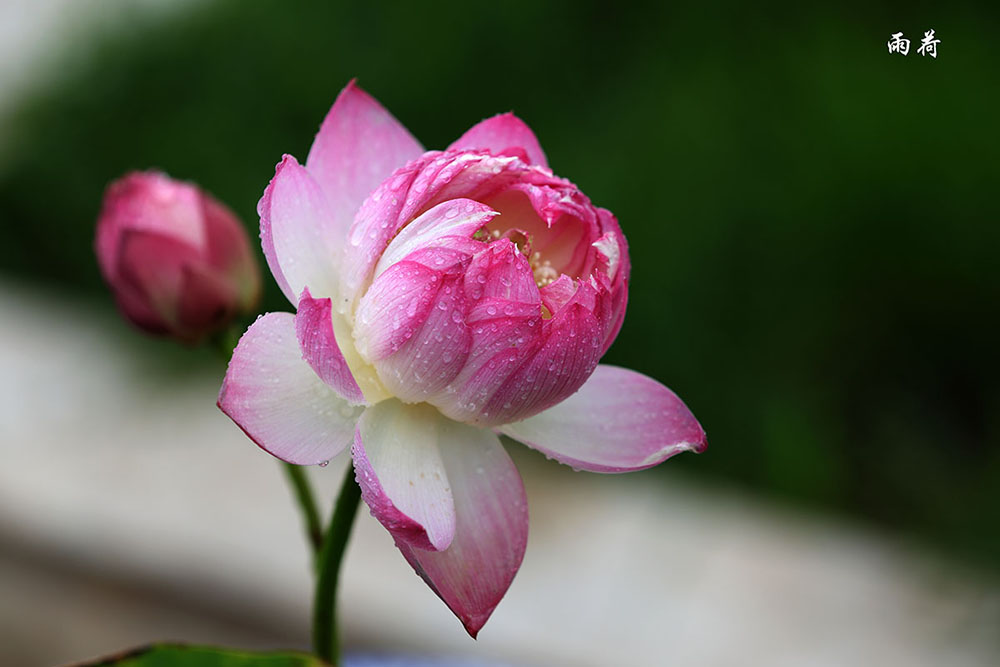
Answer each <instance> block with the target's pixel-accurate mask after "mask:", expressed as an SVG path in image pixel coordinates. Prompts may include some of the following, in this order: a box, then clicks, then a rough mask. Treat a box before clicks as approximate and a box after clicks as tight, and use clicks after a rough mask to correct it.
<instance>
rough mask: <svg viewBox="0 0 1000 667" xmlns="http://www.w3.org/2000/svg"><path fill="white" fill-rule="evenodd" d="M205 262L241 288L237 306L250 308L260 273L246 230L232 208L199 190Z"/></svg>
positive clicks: (258, 293) (259, 284)
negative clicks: (204, 240)
mask: <svg viewBox="0 0 1000 667" xmlns="http://www.w3.org/2000/svg"><path fill="white" fill-rule="evenodd" d="M201 203H202V211H203V215H204V219H205V238H206V251H207V252H206V256H207V261H208V263H209V264H210V265H211V266H212V267H214V268H215V269H217V270H219V271H221V272H222V273H223V274H224V275H226V276H227V277H228V278H229V281H230V282H231V283H232V284H234V285H236V286H237V287H238V289H239V291H240V294H239V297H240V299H239V301H240V306H241V307H243V308H245V309H247V310H249V309H250V308H252V307H253V305H254V304H255V303H256V302H257V299H258V298H259V297H260V288H261V280H260V272H259V271H258V270H257V261H256V259H255V258H254V254H253V251H252V250H251V249H250V241H249V238H248V237H247V233H246V231H245V230H244V228H243V223H241V222H240V220H239V218H237V217H236V216H235V215H234V214H233V212H232V211H230V210H229V208H228V207H227V206H225V205H224V204H222V203H221V202H219V201H217V200H216V199H215V198H213V197H210V196H209V195H207V194H204V193H202V196H201Z"/></svg>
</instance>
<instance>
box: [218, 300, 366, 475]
mask: <svg viewBox="0 0 1000 667" xmlns="http://www.w3.org/2000/svg"><path fill="white" fill-rule="evenodd" d="M218 405H219V408H220V409H221V410H222V411H223V412H224V413H226V414H227V415H229V417H230V419H232V420H233V421H234V422H236V424H237V425H238V426H239V427H240V428H242V429H243V431H244V432H246V434H247V435H248V436H250V438H251V439H252V440H253V441H254V442H256V443H257V444H258V445H259V446H260V447H261V448H262V449H264V450H265V451H267V452H270V453H271V454H273V455H274V456H276V457H278V458H279V459H282V460H284V461H288V462H289V463H298V464H302V465H310V464H316V463H323V462H324V461H328V460H330V459H331V458H333V457H334V456H336V455H337V454H339V453H340V452H341V451H343V450H344V448H345V447H347V445H348V444H350V442H351V440H352V438H353V437H354V424H355V422H356V421H357V418H358V416H359V415H360V414H361V409H360V408H356V407H353V406H351V405H349V404H348V403H347V402H346V401H344V400H343V399H342V398H340V397H339V396H337V394H336V393H335V392H334V391H333V389H331V388H330V387H329V386H327V385H326V384H325V383H324V382H323V381H322V380H320V379H319V377H318V376H317V375H316V373H314V372H313V369H312V368H310V366H309V364H307V363H306V362H305V361H303V359H302V352H301V351H300V350H299V344H298V341H297V340H296V335H295V316H293V315H292V314H291V313H268V314H267V315H264V316H263V317H260V318H258V319H257V321H256V322H254V323H253V324H252V325H251V326H250V328H249V329H247V331H246V333H245V334H243V337H242V338H241V339H240V342H239V345H237V346H236V350H235V351H234V352H233V358H232V359H231V360H230V361H229V370H228V371H227V372H226V379H225V380H224V381H223V383H222V389H221V391H220V392H219V401H218Z"/></svg>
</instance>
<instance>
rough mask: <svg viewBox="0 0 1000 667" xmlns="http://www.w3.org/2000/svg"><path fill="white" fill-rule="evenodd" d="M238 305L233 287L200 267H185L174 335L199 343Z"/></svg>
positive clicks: (203, 267) (193, 265)
mask: <svg viewBox="0 0 1000 667" xmlns="http://www.w3.org/2000/svg"><path fill="white" fill-rule="evenodd" d="M237 303H238V299H237V294H236V286H235V285H233V284H232V283H230V282H229V281H227V280H226V279H225V278H224V277H223V276H221V275H219V273H218V272H217V271H215V270H212V269H209V268H207V267H205V266H202V265H200V264H192V265H189V266H185V267H184V270H183V277H182V281H181V292H180V298H179V300H178V303H177V325H178V328H177V332H176V335H177V336H179V337H180V336H183V337H186V338H188V339H190V340H193V341H194V340H198V339H200V338H202V337H204V336H205V335H206V334H208V333H210V332H212V331H216V330H218V329H219V328H220V327H222V326H224V325H225V324H226V323H227V322H229V321H230V320H231V319H232V317H233V315H234V311H235V310H236V305H237Z"/></svg>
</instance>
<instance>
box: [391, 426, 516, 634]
mask: <svg viewBox="0 0 1000 667" xmlns="http://www.w3.org/2000/svg"><path fill="white" fill-rule="evenodd" d="M442 421H443V424H442V426H441V429H440V437H439V449H440V453H441V460H442V461H443V462H444V466H445V470H446V471H447V473H448V481H449V482H450V483H451V491H452V495H453V497H454V499H455V513H456V517H457V523H456V526H455V538H454V540H453V541H452V543H451V546H450V547H448V549H447V550H445V551H440V552H435V551H426V550H422V549H418V548H414V547H413V546H411V545H408V544H406V543H404V542H400V541H398V540H397V543H396V545H397V546H398V547H399V550H400V551H402V552H403V556H405V557H406V560H408V561H409V562H410V565H412V566H413V569H414V570H416V571H417V574H419V575H420V576H421V577H422V578H423V579H424V581H426V582H427V584H428V585H429V586H430V587H431V589H433V590H434V592H435V593H437V595H438V597H440V598H441V599H442V600H444V602H445V604H447V605H448V607H449V608H450V609H451V610H452V612H454V613H455V615H456V616H458V618H459V620H461V621H462V625H464V626H465V629H466V630H467V631H468V632H469V634H470V635H472V636H473V637H475V636H476V634H477V633H478V632H479V629H480V628H482V627H483V625H484V624H485V623H486V620H487V619H488V618H489V617H490V614H492V613H493V610H494V609H495V608H496V606H497V604H498V603H499V602H500V600H501V598H503V596H504V594H505V593H506V592H507V589H508V588H509V587H510V583H511V581H513V579H514V575H515V574H517V570H518V568H519V567H520V566H521V560H522V558H523V557H524V548H525V546H526V545H527V542H528V502H527V498H526V497H525V494H524V485H523V484H522V482H521V476H520V475H519V474H518V472H517V469H516V468H515V467H514V463H513V462H512V461H511V460H510V457H509V456H508V455H507V452H506V451H504V448H503V446H501V444H500V442H499V440H498V439H497V437H496V436H495V435H493V434H492V433H490V432H489V431H486V430H482V429H477V428H475V427H472V426H467V425H465V424H459V423H457V422H453V421H450V420H442Z"/></svg>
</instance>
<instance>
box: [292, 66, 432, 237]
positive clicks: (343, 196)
mask: <svg viewBox="0 0 1000 667" xmlns="http://www.w3.org/2000/svg"><path fill="white" fill-rule="evenodd" d="M423 152H424V149H423V147H421V145H420V143H419V142H418V141H417V140H416V139H414V138H413V136H412V135H411V134H410V133H409V132H408V131H407V130H406V128H405V127H403V125H402V124H401V123H400V122H399V121H398V120H396V119H395V118H393V116H392V114H390V113H389V112H388V111H386V110H385V108H384V107H383V106H382V105H381V104H379V103H378V101H376V100H375V98H373V97H372V96H371V95H369V94H368V93H366V92H365V91H364V90H362V89H361V88H359V87H358V85H357V84H356V83H355V82H354V81H351V82H350V83H348V84H347V87H346V88H344V90H342V91H341V92H340V95H338V96H337V100H336V101H335V102H334V103H333V107H331V109H330V112H329V113H328V114H327V115H326V119H324V120H323V125H322V126H321V127H320V129H319V134H317V135H316V139H315V141H313V145H312V148H311V149H310V150H309V157H308V158H307V159H306V168H307V169H308V170H309V173H310V174H312V175H313V176H314V177H315V178H316V180H317V181H318V182H319V184H320V185H321V186H322V188H323V192H324V193H325V194H326V198H327V201H328V202H329V203H330V212H331V213H332V215H333V225H334V227H335V229H336V232H337V237H338V238H341V239H344V238H347V229H348V227H350V225H351V222H352V221H353V220H354V215H355V214H356V213H357V211H358V209H359V208H360V207H361V202H363V201H364V200H365V197H367V196H368V195H369V194H370V193H371V192H372V190H374V189H375V188H376V187H378V185H379V183H381V182H382V181H384V180H385V179H386V178H387V177H388V176H389V174H391V173H392V172H393V170H394V169H396V168H397V167H401V166H403V165H404V164H406V163H407V162H409V161H410V160H412V159H414V158H416V157H419V156H420V154H421V153H423Z"/></svg>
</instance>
